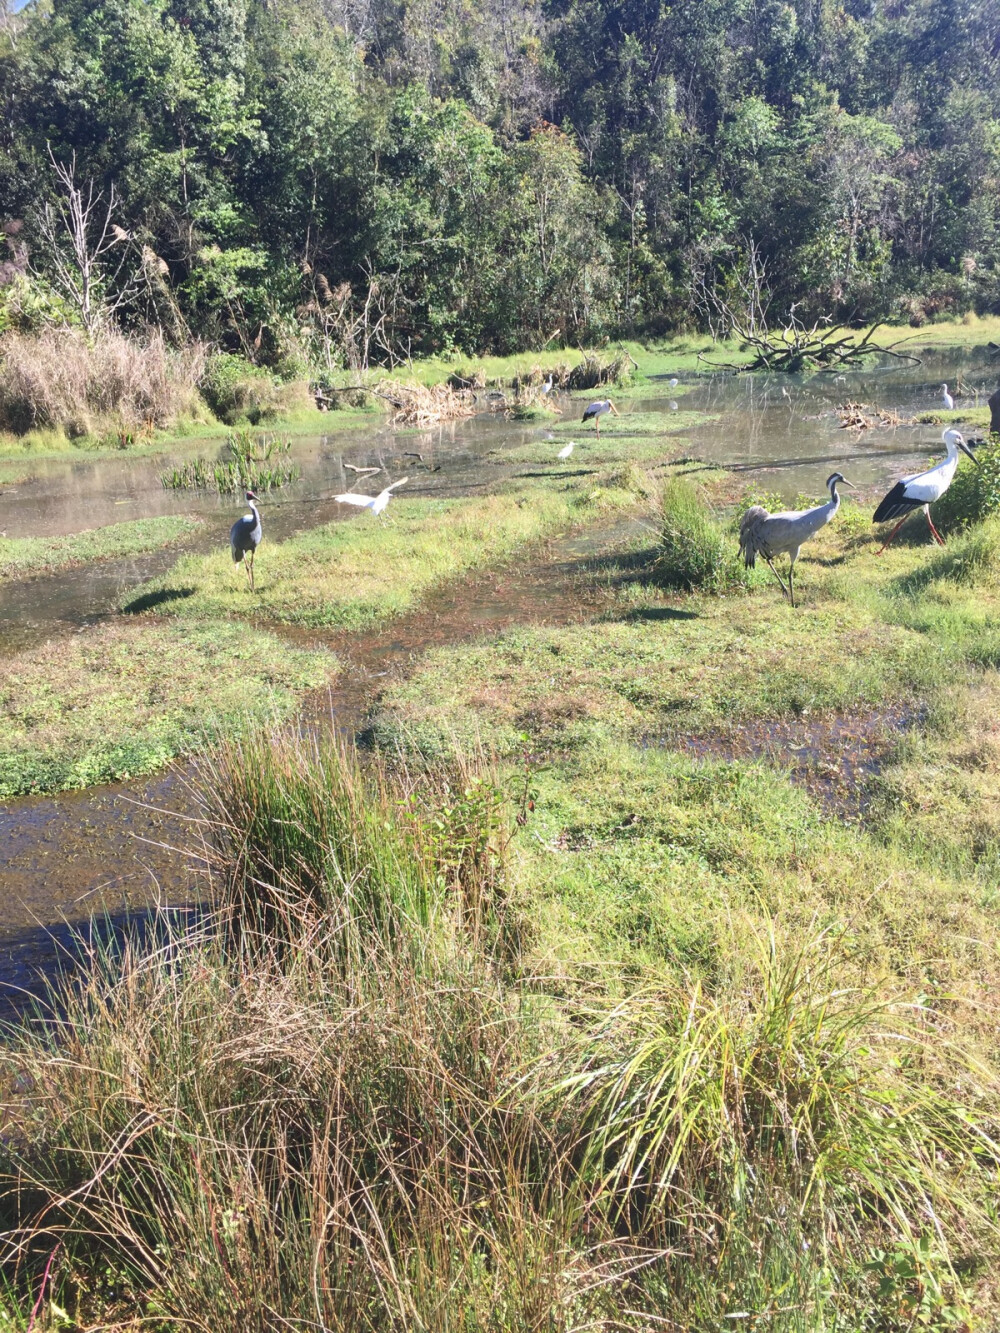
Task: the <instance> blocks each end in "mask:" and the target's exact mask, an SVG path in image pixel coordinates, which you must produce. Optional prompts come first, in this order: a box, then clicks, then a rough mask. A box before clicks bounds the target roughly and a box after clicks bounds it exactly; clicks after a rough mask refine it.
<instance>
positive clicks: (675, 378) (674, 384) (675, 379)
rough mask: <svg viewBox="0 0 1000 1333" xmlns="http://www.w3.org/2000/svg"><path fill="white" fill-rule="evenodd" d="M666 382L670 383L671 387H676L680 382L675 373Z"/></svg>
mask: <svg viewBox="0 0 1000 1333" xmlns="http://www.w3.org/2000/svg"><path fill="white" fill-rule="evenodd" d="M667 383H668V384H669V385H670V387H671V389H676V388H677V386H678V384H680V380H679V379H678V378H677V376H676V375H675V376H674V377H673V379H671V380H668V381H667Z"/></svg>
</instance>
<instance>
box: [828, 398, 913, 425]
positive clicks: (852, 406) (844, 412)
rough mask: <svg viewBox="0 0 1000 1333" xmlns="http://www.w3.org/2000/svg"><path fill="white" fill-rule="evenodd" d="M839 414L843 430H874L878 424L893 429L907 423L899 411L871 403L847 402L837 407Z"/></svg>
mask: <svg viewBox="0 0 1000 1333" xmlns="http://www.w3.org/2000/svg"><path fill="white" fill-rule="evenodd" d="M837 416H838V417H839V418H840V428H841V430H856V431H863V430H873V429H874V428H875V427H876V426H881V427H884V428H887V429H891V428H893V427H895V426H904V425H906V421H905V419H904V418H903V417H901V416H900V415H899V413H898V412H894V411H892V409H891V408H890V409H888V410H887V409H886V408H884V407H879V406H878V404H871V403H845V404H844V406H843V407H838V408H837Z"/></svg>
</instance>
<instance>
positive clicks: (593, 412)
mask: <svg viewBox="0 0 1000 1333" xmlns="http://www.w3.org/2000/svg"><path fill="white" fill-rule="evenodd" d="M604 412H614V414H615V416H617V415H618V409H617V407H615V405H614V403H613V402H612V401H611V399H610V398H598V399H597V400H596V401H595V402H593V403H590V404H589V406H588V407H587V410H586V411H585V412H584V414H583V416H582V417H581V418H580V420H581V421H583V422H587V421H593V423H594V425H595V426H596V427H597V438H598V439H600V438H601V415H602V413H604Z"/></svg>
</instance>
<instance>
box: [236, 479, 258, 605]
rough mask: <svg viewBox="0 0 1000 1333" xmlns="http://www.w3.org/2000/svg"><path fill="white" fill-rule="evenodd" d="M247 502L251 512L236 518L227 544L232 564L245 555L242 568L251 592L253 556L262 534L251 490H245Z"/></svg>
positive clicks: (255, 500) (255, 498)
mask: <svg viewBox="0 0 1000 1333" xmlns="http://www.w3.org/2000/svg"><path fill="white" fill-rule="evenodd" d="M247 504H248V505H249V506H250V511H251V512H250V513H249V514H244V515H243V517H242V518H238V519H237V520H236V522H235V523H234V524H233V526H232V527H231V528H230V529H229V545H230V547H231V548H232V552H233V563H234V564H237V565H238V564H239V563H240V561H241V560H242V559H243V557H244V556H246V557H247V560H246V564H245V566H244V568H245V569H246V572H247V578H248V579H249V580H250V591H251V592H253V591H254V585H253V557H254V553H255V551H256V550H257V547H258V546H259V545H260V539H261V536H262V531H261V525H260V514H259V513H258V512H257V497H256V495H254V493H253V491H247Z"/></svg>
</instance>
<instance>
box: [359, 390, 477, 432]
mask: <svg viewBox="0 0 1000 1333" xmlns="http://www.w3.org/2000/svg"><path fill="white" fill-rule="evenodd" d="M374 392H375V395H376V397H378V398H381V399H383V400H384V401H385V402H387V403H389V404H391V406H392V409H393V411H392V417H391V421H392V425H394V426H436V425H437V424H438V423H439V422H441V421H454V420H456V419H457V418H459V417H471V416H474V415H475V413H476V412H477V411H478V410H479V409H478V408H477V405H476V395H475V393H473V392H472V391H471V390H469V389H453V388H450V387H449V386H448V385H447V384H436V385H435V386H434V387H433V388H430V389H429V388H427V387H426V386H425V385H423V384H402V383H400V382H399V380H383V381H382V382H381V383H380V384H379V385H378V387H377V388H376V389H375V390H374Z"/></svg>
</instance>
